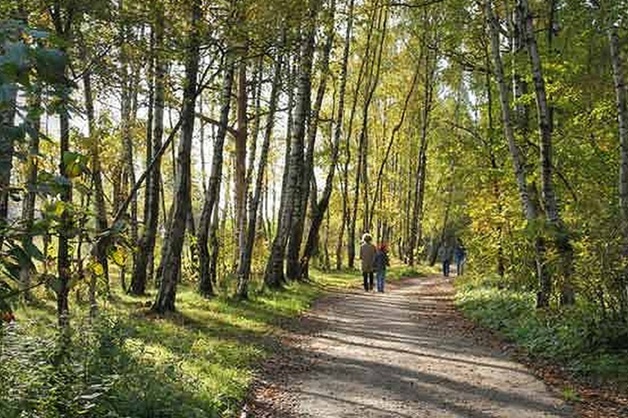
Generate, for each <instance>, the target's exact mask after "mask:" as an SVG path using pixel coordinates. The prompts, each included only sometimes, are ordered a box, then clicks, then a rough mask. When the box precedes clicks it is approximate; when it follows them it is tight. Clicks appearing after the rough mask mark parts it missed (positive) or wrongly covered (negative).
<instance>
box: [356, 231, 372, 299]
mask: <svg viewBox="0 0 628 418" xmlns="http://www.w3.org/2000/svg"><path fill="white" fill-rule="evenodd" d="M371 241H373V237H371V234H369V233H366V234H364V235H363V236H362V245H360V260H362V278H363V279H364V290H365V291H367V292H368V291H369V290H373V281H374V280H373V279H374V278H373V262H374V261H375V251H376V250H375V246H374V245H373V244H371Z"/></svg>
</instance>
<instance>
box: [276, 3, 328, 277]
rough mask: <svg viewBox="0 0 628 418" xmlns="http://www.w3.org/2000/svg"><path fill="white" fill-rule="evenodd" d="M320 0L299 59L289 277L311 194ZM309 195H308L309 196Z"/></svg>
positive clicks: (293, 270)
mask: <svg viewBox="0 0 628 418" xmlns="http://www.w3.org/2000/svg"><path fill="white" fill-rule="evenodd" d="M320 3H321V0H313V1H312V2H311V3H310V7H309V13H308V17H307V21H306V23H305V24H306V29H305V35H304V39H303V44H302V46H301V62H300V63H299V81H298V90H297V100H296V108H295V116H294V127H293V131H292V139H291V141H292V147H291V149H292V154H291V157H290V178H289V183H288V187H289V188H290V189H291V191H290V196H291V200H290V203H289V206H288V207H286V208H285V209H286V210H288V211H289V212H290V217H289V218H290V222H289V225H290V233H289V242H288V250H287V265H286V277H287V278H288V279H289V280H296V279H298V278H299V267H300V264H299V255H300V253H301V241H302V239H303V228H304V225H305V222H304V221H303V222H302V219H301V218H304V217H305V214H304V213H303V208H302V199H303V197H304V195H305V196H307V195H308V191H309V183H308V184H307V185H304V184H303V179H304V178H305V176H306V171H307V167H306V163H305V162H304V159H303V158H304V155H303V148H304V145H305V144H304V142H305V135H306V124H307V121H308V117H309V114H310V110H311V103H310V94H311V91H312V64H313V61H314V47H315V37H316V21H317V15H318V11H319V8H320ZM306 199H307V197H306ZM279 256H281V259H282V260H281V262H282V263H283V256H284V254H283V251H281V253H276V254H273V258H274V262H273V266H275V268H276V267H277V266H278V265H279V259H278V257H279Z"/></svg>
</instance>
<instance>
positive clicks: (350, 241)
mask: <svg viewBox="0 0 628 418" xmlns="http://www.w3.org/2000/svg"><path fill="white" fill-rule="evenodd" d="M376 12H377V8H374V9H373V15H372V16H371V18H370V19H369V29H368V32H367V35H366V50H365V53H364V57H365V59H363V60H361V63H360V70H359V72H358V80H357V83H356V85H355V90H354V92H353V104H352V105H351V112H350V113H349V125H348V127H347V143H346V145H347V146H346V148H345V152H346V160H345V164H344V170H343V171H344V172H343V182H344V188H345V189H344V191H345V196H343V197H344V199H343V200H344V202H343V205H344V206H345V207H346V223H347V264H348V266H349V268H351V269H352V268H353V267H354V265H355V224H356V219H355V216H351V214H352V209H351V208H350V203H351V202H350V201H349V164H350V163H351V136H352V134H353V121H354V118H355V113H356V108H357V104H358V98H359V96H360V94H359V91H360V88H361V87H362V82H363V79H364V71H365V68H366V67H367V66H368V65H369V64H370V59H369V58H370V51H371V39H372V38H373V32H374V28H375V21H376ZM360 161H361V160H360V159H358V173H359V172H360V169H361V166H360ZM358 192H359V190H358ZM344 223H345V220H343V224H344Z"/></svg>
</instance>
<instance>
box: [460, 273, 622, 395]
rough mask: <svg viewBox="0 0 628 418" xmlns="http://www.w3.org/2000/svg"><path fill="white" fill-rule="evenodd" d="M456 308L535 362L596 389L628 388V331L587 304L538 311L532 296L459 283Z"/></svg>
mask: <svg viewBox="0 0 628 418" xmlns="http://www.w3.org/2000/svg"><path fill="white" fill-rule="evenodd" d="M456 304H457V306H458V307H459V308H460V309H461V310H462V311H463V312H464V313H465V314H466V315H467V316H468V317H470V318H471V319H473V320H475V321H476V322H478V323H480V324H481V325H483V326H486V327H488V328H491V329H493V330H496V331H498V332H499V333H501V334H502V335H504V336H505V337H506V338H508V339H509V340H511V341H512V342H514V343H515V344H517V345H518V346H520V347H522V348H524V349H525V350H526V351H527V352H528V353H530V354H531V355H532V356H533V357H537V358H542V359H545V360H549V361H551V362H553V363H556V364H559V365H561V366H562V367H563V368H565V369H566V370H568V371H569V372H571V373H572V374H573V375H575V376H578V377H579V378H585V379H586V380H588V381H589V382H591V383H594V384H611V385H612V386H616V387H618V388H628V326H627V324H626V323H625V322H622V321H620V320H613V319H612V318H602V317H601V316H600V315H599V314H598V313H596V312H594V311H593V310H592V309H591V307H590V306H588V305H587V304H586V301H581V302H580V304H578V305H576V306H573V307H570V308H564V309H560V310H558V309H556V310H547V311H538V310H537V309H536V308H535V295H534V294H533V293H532V292H526V291H520V290H513V289H508V288H499V287H497V286H495V283H493V282H492V281H491V280H487V279H486V278H470V279H469V278H467V279H465V280H464V281H462V282H460V281H459V282H458V283H457V296H456Z"/></svg>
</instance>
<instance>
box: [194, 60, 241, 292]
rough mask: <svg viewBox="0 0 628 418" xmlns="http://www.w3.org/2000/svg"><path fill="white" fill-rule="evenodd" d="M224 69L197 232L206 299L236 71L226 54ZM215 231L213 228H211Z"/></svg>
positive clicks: (200, 276)
mask: <svg viewBox="0 0 628 418" xmlns="http://www.w3.org/2000/svg"><path fill="white" fill-rule="evenodd" d="M226 61H227V63H226V68H225V70H224V76H223V85H222V93H221V99H220V100H221V105H220V106H221V108H220V126H219V127H218V132H217V134H216V138H215V140H214V153H213V157H212V168H211V174H210V177H209V186H208V187H207V193H206V194H205V201H204V203H203V210H202V211H201V219H200V221H199V226H198V231H197V245H198V256H199V264H200V266H199V267H200V273H199V289H198V290H199V293H200V294H201V295H203V296H205V297H211V296H212V295H213V294H214V290H213V286H212V280H213V279H212V277H213V276H212V275H211V274H210V273H211V272H210V270H211V269H210V254H209V249H208V246H207V241H208V237H209V229H210V223H211V221H212V212H213V211H216V210H218V205H217V204H216V202H218V200H219V199H220V186H221V183H222V166H223V148H224V143H225V138H226V136H227V128H228V127H229V113H230V109H231V91H232V88H233V81H234V74H235V67H234V63H233V61H232V57H231V54H230V53H229V52H227V57H226ZM212 229H214V228H212Z"/></svg>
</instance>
